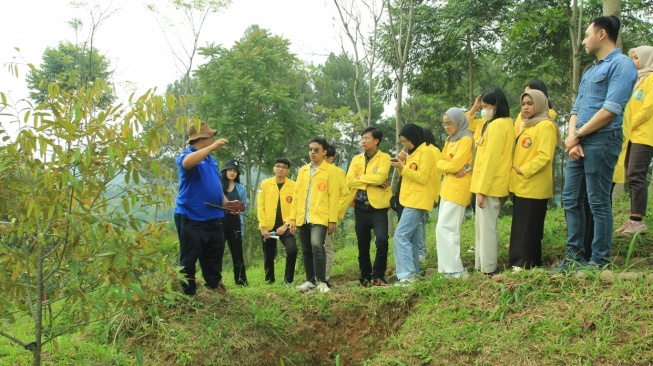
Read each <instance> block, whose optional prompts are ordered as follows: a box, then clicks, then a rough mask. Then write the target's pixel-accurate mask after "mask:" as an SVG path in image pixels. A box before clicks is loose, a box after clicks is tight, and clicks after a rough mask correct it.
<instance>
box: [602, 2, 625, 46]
mask: <svg viewBox="0 0 653 366" xmlns="http://www.w3.org/2000/svg"><path fill="white" fill-rule="evenodd" d="M603 15H614V16H616V17H617V18H619V20H621V0H603ZM622 28H623V27H619V37H618V38H617V48H619V49H621V48H622V47H623V44H622V42H621V29H622Z"/></svg>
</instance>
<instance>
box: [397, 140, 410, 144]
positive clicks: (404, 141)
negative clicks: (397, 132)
mask: <svg viewBox="0 0 653 366" xmlns="http://www.w3.org/2000/svg"><path fill="white" fill-rule="evenodd" d="M399 141H401V143H402V144H404V145H406V144H409V143H410V141H408V140H406V139H399Z"/></svg>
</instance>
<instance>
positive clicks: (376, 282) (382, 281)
mask: <svg viewBox="0 0 653 366" xmlns="http://www.w3.org/2000/svg"><path fill="white" fill-rule="evenodd" d="M372 286H388V281H386V280H385V278H383V277H377V278H375V279H373V280H372Z"/></svg>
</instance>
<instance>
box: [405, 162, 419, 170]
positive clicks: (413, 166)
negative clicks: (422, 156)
mask: <svg viewBox="0 0 653 366" xmlns="http://www.w3.org/2000/svg"><path fill="white" fill-rule="evenodd" d="M408 168H410V169H412V170H414V171H417V169H418V168H419V167H418V166H417V163H410V165H409V166H408Z"/></svg>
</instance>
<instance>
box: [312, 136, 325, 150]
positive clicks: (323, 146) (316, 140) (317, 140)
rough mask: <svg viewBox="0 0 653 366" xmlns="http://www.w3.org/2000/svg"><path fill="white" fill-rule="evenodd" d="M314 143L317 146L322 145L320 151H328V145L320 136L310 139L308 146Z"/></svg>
mask: <svg viewBox="0 0 653 366" xmlns="http://www.w3.org/2000/svg"><path fill="white" fill-rule="evenodd" d="M314 142H317V143H318V144H320V145H322V149H324V150H327V149H329V143H328V142H327V140H326V139H325V138H324V137H321V136H315V137H313V138H312V139H311V141H309V142H308V144H309V145H310V144H312V143H314Z"/></svg>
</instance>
